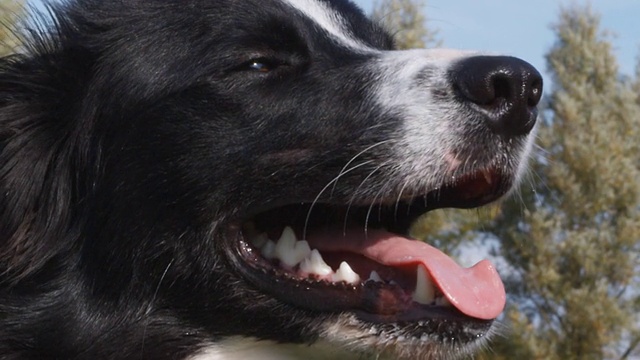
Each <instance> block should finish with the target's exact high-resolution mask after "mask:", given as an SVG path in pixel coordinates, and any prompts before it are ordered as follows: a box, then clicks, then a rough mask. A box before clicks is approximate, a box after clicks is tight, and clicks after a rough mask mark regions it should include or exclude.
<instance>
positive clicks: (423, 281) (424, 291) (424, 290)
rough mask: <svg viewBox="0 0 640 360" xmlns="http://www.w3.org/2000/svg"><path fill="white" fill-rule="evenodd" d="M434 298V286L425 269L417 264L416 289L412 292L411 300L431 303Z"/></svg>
mask: <svg viewBox="0 0 640 360" xmlns="http://www.w3.org/2000/svg"><path fill="white" fill-rule="evenodd" d="M434 300H435V287H434V286H433V281H432V280H431V276H430V275H429V274H428V273H427V269H425V268H424V267H423V266H418V268H417V271H416V289H415V291H414V292H413V301H415V302H417V303H419V304H431V303H433V301H434Z"/></svg>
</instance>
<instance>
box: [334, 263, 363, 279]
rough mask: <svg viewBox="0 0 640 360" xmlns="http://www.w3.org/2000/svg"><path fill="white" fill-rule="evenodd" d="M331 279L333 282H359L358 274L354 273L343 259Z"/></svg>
mask: <svg viewBox="0 0 640 360" xmlns="http://www.w3.org/2000/svg"><path fill="white" fill-rule="evenodd" d="M331 280H332V281H333V282H339V281H345V282H347V283H350V284H357V283H359V282H360V275H358V274H356V272H355V271H353V269H351V266H349V264H347V262H346V261H343V262H341V263H340V268H339V269H338V271H336V273H335V274H333V277H332V279H331Z"/></svg>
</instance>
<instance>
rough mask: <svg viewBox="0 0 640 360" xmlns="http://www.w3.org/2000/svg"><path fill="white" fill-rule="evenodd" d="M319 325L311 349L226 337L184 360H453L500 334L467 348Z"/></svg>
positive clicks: (355, 324)
mask: <svg viewBox="0 0 640 360" xmlns="http://www.w3.org/2000/svg"><path fill="white" fill-rule="evenodd" d="M319 324H320V325H318V329H317V333H318V339H317V340H315V341H313V342H310V343H303V344H294V343H278V342H276V341H271V340H260V339H256V338H252V337H244V336H230V337H227V338H224V339H223V340H219V341H216V342H215V343H211V344H206V345H205V346H203V348H202V349H201V350H200V351H199V352H198V353H197V354H196V355H194V356H193V357H190V358H189V359H188V360H253V359H255V360H301V359H305V360H335V359H340V360H374V359H375V360H432V359H434V360H435V359H437V360H455V359H460V358H462V357H464V356H468V355H470V354H473V353H475V352H476V351H477V350H478V349H482V348H484V347H486V346H487V343H488V341H489V339H490V338H491V337H492V336H494V335H495V334H496V333H498V331H497V330H496V328H497V327H498V326H496V325H495V324H492V325H490V327H489V329H488V330H487V331H486V332H484V333H482V334H479V335H478V336H477V338H476V339H475V340H474V341H472V342H467V343H460V342H457V341H456V339H454V338H451V339H449V340H450V341H448V342H447V341H442V340H441V339H440V340H438V339H435V338H433V335H431V336H427V335H424V336H423V337H422V338H408V337H405V336H403V335H399V334H393V333H390V332H385V331H384V330H381V329H379V328H378V327H376V326H375V325H373V324H368V323H364V322H362V321H360V320H359V319H357V317H356V316H355V315H353V314H349V313H343V314H340V315H337V316H333V317H328V318H326V319H324V320H323V322H321V323H319ZM398 333H401V332H400V331H398Z"/></svg>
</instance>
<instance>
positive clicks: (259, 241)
mask: <svg viewBox="0 0 640 360" xmlns="http://www.w3.org/2000/svg"><path fill="white" fill-rule="evenodd" d="M267 241H269V237H268V236H267V234H265V233H262V234H259V235H255V236H253V237H252V238H251V243H252V244H253V246H255V247H257V248H258V249H259V248H261V247H263V246H264V244H266V242H267Z"/></svg>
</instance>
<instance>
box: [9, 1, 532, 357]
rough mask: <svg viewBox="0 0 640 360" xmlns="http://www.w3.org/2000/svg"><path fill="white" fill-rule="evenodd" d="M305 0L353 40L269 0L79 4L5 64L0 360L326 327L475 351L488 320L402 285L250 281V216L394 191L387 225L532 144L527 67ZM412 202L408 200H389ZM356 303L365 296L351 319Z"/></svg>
mask: <svg viewBox="0 0 640 360" xmlns="http://www.w3.org/2000/svg"><path fill="white" fill-rule="evenodd" d="M307 5H309V3H307ZM311 5H314V6H320V7H326V8H328V9H331V10H332V11H335V12H338V13H340V14H341V16H342V17H341V19H342V21H341V22H340V23H339V25H340V26H341V27H344V29H343V28H341V29H340V30H341V31H345V32H346V33H348V36H347V39H351V40H352V41H353V42H354V43H355V44H356V46H354V47H351V48H350V47H349V46H348V45H349V44H348V42H349V41H348V40H347V44H346V46H345V44H344V43H343V44H339V40H340V34H338V36H335V34H331V32H330V31H327V30H326V29H322V28H321V26H320V25H319V24H318V23H315V22H314V21H312V19H310V18H309V17H307V16H305V15H304V14H303V12H301V11H296V9H294V6H291V5H290V4H289V5H287V4H286V2H285V1H283V0H243V1H236V0H190V1H175V0H76V1H71V2H69V3H67V4H65V5H52V6H50V7H49V9H50V12H51V18H50V19H49V18H46V19H44V18H43V19H41V20H42V21H41V23H42V24H46V25H42V29H44V30H39V31H31V33H30V34H31V35H30V36H28V37H27V38H26V39H25V42H24V48H23V49H22V50H23V51H21V52H20V53H19V54H16V55H12V56H9V57H6V58H4V59H1V60H0V359H43V358H55V359H181V358H188V357H190V356H193V355H194V354H198V352H199V351H200V350H202V349H204V348H206V347H207V346H210V345H211V344H215V343H217V342H219V341H220V340H222V339H227V338H229V337H233V336H242V337H252V338H255V339H263V340H268V341H271V342H280V343H298V344H310V343H313V342H314V341H316V340H318V339H320V340H327V339H326V338H327V336H326V333H325V332H326V331H325V330H327V326H329V325H335V326H334V328H336V329H337V328H340V329H339V330H336V331H338V332H340V333H339V334H331V336H333V337H329V341H333V340H336V339H337V340H336V341H335V342H337V343H342V345H352V346H353V347H354V348H356V350H363V349H364V350H370V351H371V352H378V351H379V352H385V351H388V353H390V354H395V355H396V356H403V357H405V358H416V357H421V358H424V359H426V358H433V357H436V356H441V357H443V358H453V357H455V356H458V355H460V354H467V353H469V352H470V351H473V350H474V349H476V348H478V347H479V346H482V344H483V340H482V339H483V338H484V337H486V336H489V335H490V334H491V333H492V332H493V330H492V329H494V328H493V327H492V323H493V320H483V319H474V318H471V317H469V316H465V315H463V314H462V313H459V312H456V310H454V309H453V308H446V307H444V306H433V307H429V306H424V307H420V306H421V305H418V304H415V303H412V302H411V299H410V298H409V300H408V301H405V303H408V304H409V305H406V304H405V303H403V304H402V306H405V307H404V308H403V307H402V306H399V307H398V309H400V310H403V311H404V310H406V309H409V310H407V313H406V314H405V313H401V312H400V310H397V314H400V315H403V316H404V315H406V317H405V318H402V317H401V316H399V317H398V318H397V319H396V320H398V321H399V322H398V323H394V322H393V321H391V320H389V321H387V320H388V319H392V320H393V316H391V315H389V314H390V313H386V314H382V313H383V311H381V310H380V309H378V308H376V306H377V305H380V304H388V303H391V301H392V300H393V299H395V298H396V297H397V298H398V299H401V297H402V296H405V295H406V294H405V293H404V292H402V293H400V289H398V288H395V290H393V289H392V290H389V291H387V292H384V291H381V292H380V294H382V295H384V294H386V295H388V297H389V298H390V299H391V300H389V302H387V303H385V302H384V301H381V302H379V303H376V301H377V300H378V299H374V298H371V297H367V296H361V297H360V298H358V297H357V296H352V297H350V296H351V295H348V294H350V293H348V292H346V291H348V290H349V289H346V288H345V286H346V284H344V283H343V284H331V285H328V283H324V284H321V285H317V284H315V285H314V286H318V288H319V289H320V290H318V289H315V290H316V291H318V292H321V291H324V290H327V289H328V290H327V292H326V295H325V293H323V294H322V295H323V296H326V297H327V298H326V299H325V298H322V296H320V297H318V298H314V299H310V298H309V297H305V296H298V295H299V294H300V292H299V291H298V290H297V289H298V288H297V286H298V285H300V284H301V283H303V282H302V281H301V280H300V279H297V280H296V281H289V282H288V283H287V282H284V283H285V284H288V285H282V284H280V285H279V286H280V287H279V288H277V289H272V290H270V289H266V290H265V288H268V287H270V286H271V285H273V284H274V283H276V284H277V283H278V282H279V281H280V280H281V278H279V277H274V276H272V277H269V278H268V279H267V280H265V281H264V282H261V281H260V278H259V276H262V275H258V276H257V277H254V278H251V276H253V275H255V274H254V273H251V274H252V275H247V274H249V273H250V271H245V270H247V269H249V268H250V266H248V265H251V264H253V263H248V261H247V259H248V260H256V263H257V261H258V260H261V259H260V258H259V257H256V258H251V257H250V256H247V257H246V258H243V257H242V256H244V255H246V253H243V252H242V250H243V249H242V247H243V246H244V245H243V244H246V242H243V241H240V238H241V237H242V232H241V231H240V230H239V229H240V227H241V224H242V223H243V221H245V220H247V219H249V218H252V217H253V216H254V215H256V214H258V213H260V215H261V216H263V218H261V220H262V221H264V222H269V221H273V222H275V223H277V222H282V224H280V223H278V225H287V222H288V221H289V220H290V218H293V217H295V216H298V217H299V216H304V215H301V214H300V213H304V214H306V213H307V211H308V213H311V212H312V211H311V209H310V208H309V207H304V206H308V204H310V203H313V204H314V205H315V204H316V201H317V203H318V204H323V205H319V206H318V208H319V209H318V208H314V211H313V212H314V216H315V219H313V220H318V221H320V222H327V223H328V222H330V221H334V222H336V223H338V224H340V225H342V224H343V223H344V224H346V222H347V215H344V214H345V212H344V211H342V210H344V208H346V207H348V209H349V211H351V213H350V214H349V217H348V220H349V221H351V220H362V219H356V217H357V216H359V215H366V219H365V221H364V224H369V213H370V212H371V210H372V208H373V206H377V209H378V210H379V212H380V213H382V212H383V207H385V206H388V205H389V204H393V203H394V202H395V205H396V207H395V208H393V207H390V208H389V207H388V208H386V210H385V211H387V210H391V214H392V218H393V219H394V220H393V221H395V222H394V223H390V224H389V225H390V226H395V227H396V228H398V229H400V228H402V229H401V230H398V231H397V232H398V233H404V232H405V231H407V228H408V224H409V223H410V222H411V220H413V219H414V218H415V217H417V216H418V215H420V214H422V213H423V212H424V211H426V210H430V209H432V208H437V207H443V206H462V207H474V206H479V205H482V204H484V203H487V202H488V201H492V200H495V199H497V198H498V197H499V196H502V195H504V194H505V193H506V192H507V191H508V190H509V188H510V187H511V185H512V184H513V183H514V182H515V181H516V179H517V177H518V175H519V173H520V170H521V168H522V167H521V166H520V164H521V161H522V159H523V158H524V157H525V156H526V153H527V151H528V149H529V147H530V145H531V144H530V141H529V140H528V139H530V137H528V134H529V132H530V131H531V129H532V127H533V125H534V123H535V116H536V112H535V105H536V104H537V102H538V100H539V96H540V91H541V79H540V77H539V74H537V72H536V71H535V69H533V68H531V67H530V66H529V65H528V64H526V63H524V62H522V61H521V60H517V59H513V58H508V57H476V59H475V60H470V61H466V62H463V61H458V60H459V59H460V58H463V57H468V58H471V59H473V56H470V55H459V54H458V55H456V56H457V57H456V56H452V55H450V54H449V55H447V54H446V53H444V54H445V55H442V54H443V53H438V52H433V53H431V52H429V53H428V54H435V55H433V58H435V60H431V59H430V58H429V56H432V55H429V56H427V55H425V54H426V53H425V52H420V53H418V55H416V53H415V52H404V53H400V54H398V53H392V54H391V52H387V51H383V50H391V49H392V47H393V42H392V40H391V38H390V37H389V35H388V34H387V33H386V32H385V31H383V30H382V29H381V28H379V27H378V26H377V25H375V24H374V23H372V22H370V21H369V20H368V19H367V18H366V17H365V16H364V14H363V13H362V12H361V11H360V10H359V9H358V8H356V7H355V6H354V5H353V4H352V3H350V2H348V1H346V0H318V2H317V3H311ZM316 10H317V9H316ZM340 26H339V27H340ZM358 46H361V47H362V48H364V49H365V50H364V51H361V50H362V49H358ZM437 54H440V55H437ZM438 56H441V58H438ZM416 59H417V60H416ZM456 61H458V62H456ZM412 64H413V65H415V66H413V67H411V66H409V65H412ZM443 64H444V65H443ZM456 64H457V66H454V65H456ZM474 64H475V65H474ZM478 64H481V65H482V66H483V68H484V73H483V74H482V75H483V76H485V77H483V76H477V75H476V73H477V71H474V69H475V68H477V67H478V66H479V65H478ZM404 66H408V67H409V68H410V69H412V70H411V71H403V69H404V68H403V67H404ZM466 66H469V67H471V69H467V68H466ZM474 67H475V68H474ZM496 74H497V75H496ZM536 74H537V75H536ZM494 80H495V81H497V82H498V85H499V86H498V85H495V84H494V82H495V81H494ZM390 83H391V84H394V86H396V87H398V89H397V90H398V91H396V88H395V87H391V88H389V87H385V86H386V85H388V84H390ZM404 93H407V94H408V95H407V96H406V97H405V96H404V95H403V94H404ZM423 95H424V97H423ZM427 98H428V99H429V101H431V102H432V103H428V104H425V102H426V101H427ZM487 99H488V100H487ZM405 100H406V101H405ZM485 100H487V101H485ZM503 105H504V106H503ZM416 114H417V115H416ZM425 114H426V115H425ZM488 124H489V126H488ZM405 125H406V126H405ZM408 129H409V130H408ZM443 129H446V131H443ZM432 132H433V133H435V134H436V135H437V136H432ZM416 137H424V139H423V138H419V139H418V140H416ZM356 164H357V165H356ZM350 165H351V167H349V166H350ZM348 167H349V168H348ZM347 168H348V169H347ZM487 171H489V172H490V173H489V175H487V174H488V173H487ZM483 175H484V176H483ZM485 176H494V177H495V179H496V181H491V179H489V180H486V182H482V181H483V180H482V179H486V178H485ZM456 179H458V180H456ZM337 180H339V181H337ZM326 189H330V191H325V190H326ZM409 195H411V196H412V197H420V198H419V200H420V201H417V203H424V205H423V207H420V205H418V206H417V207H416V206H415V205H414V206H413V207H412V208H409V207H410V206H411V200H413V199H409V200H408V205H406V206H407V207H405V208H402V209H401V210H400V211H398V206H400V204H401V198H402V201H403V204H404V201H405V200H406V199H405V198H407V197H408V196H409ZM301 203H302V204H304V205H303V206H300V204H301ZM427 203H429V204H427ZM323 206H325V207H324V208H323ZM338 206H340V207H341V208H339V210H340V211H335V212H332V211H334V210H335V208H336V207H338ZM403 206H405V205H403ZM322 209H325V210H326V209H331V211H326V212H324V211H323V210H322ZM360 210H364V211H362V212H359V211H360ZM409 210H411V211H409ZM349 211H346V212H347V213H349ZM281 213H282V214H281ZM398 213H406V216H405V217H403V218H398V219H396V218H397V216H396V215H397V214H398ZM409 213H410V214H409ZM283 214H284V215H286V216H284V215H283ZM353 214H355V215H353ZM272 216H273V217H274V218H275V219H273V218H272ZM332 216H333V217H332ZM379 217H380V218H381V217H384V216H382V215H379ZM363 218H364V216H363ZM388 219H389V217H387V220H388ZM303 220H309V219H304V218H303ZM313 220H312V221H309V222H311V223H312V222H313ZM353 223H355V224H358V225H361V224H362V222H361V221H353ZM380 224H382V221H380ZM306 225H307V222H305V226H306ZM383 225H386V224H383ZM345 227H346V225H345ZM387 228H388V227H387ZM305 229H306V228H305ZM407 241H409V240H407ZM245 250H246V249H245ZM248 252H249V253H250V251H248ZM239 254H240V255H239ZM262 260H263V261H264V259H262ZM243 261H244V262H243ZM267 268H268V266H265V267H264V268H262V269H261V270H264V272H265V274H266V273H268V270H265V269H267ZM259 270H260V269H259ZM271 270H273V269H271ZM278 275H282V274H278ZM256 278H258V280H256ZM303 287H304V286H303ZM361 288H363V287H361ZM292 289H293V290H292ZM345 289H346V290H345ZM261 290H265V291H264V292H263V291H261ZM307 290H308V289H307ZM353 291H357V290H356V287H353ZM394 291H395V292H394ZM402 291H404V290H402ZM345 294H347V295H345ZM343 295H345V296H343ZM382 295H380V296H382ZM335 299H337V300H335ZM354 299H355V300H354ZM325 300H331V301H325ZM333 300H335V301H333ZM357 300H363V303H364V304H362V303H361V304H357V305H362V306H361V308H362V309H365V310H366V311H369V310H370V309H374V310H371V311H370V312H369V313H366V314H364V315H362V313H363V312H361V314H360V315H359V316H360V317H359V318H357V316H355V315H354V314H356V313H357V311H355V310H357V309H356V308H354V307H349V306H351V304H353V303H355V301H357ZM401 300H402V299H401ZM405 300H406V299H405ZM350 301H351V302H350ZM307 302H311V303H313V304H307ZM345 304H346V305H345ZM307 305H308V306H307ZM414 305H416V306H417V307H418V308H419V309H418V311H417V312H413V313H412V312H411V311H412V310H415V309H414V308H413V307H412V306H414ZM380 306H382V305H380ZM345 307H346V308H347V310H346V311H345ZM434 309H435V310H434ZM443 309H444V310H443ZM379 310H380V311H379ZM366 311H365V312H366ZM376 311H378V312H376ZM381 314H382V315H381ZM416 314H417V315H416ZM387 315H388V316H387ZM384 316H387V317H386V318H385V317H384ZM394 316H395V315H394ZM407 316H408V317H407ZM412 316H413V318H412ZM356 318H357V319H356ZM407 318H408V319H413V320H416V321H414V322H407V321H406V319H407ZM381 319H382V320H381ZM385 319H386V320H385ZM399 319H404V320H402V321H404V323H403V322H402V321H400V320H399ZM351 320H353V321H352V322H349V321H351ZM418 320H420V321H418ZM332 329H333V328H332ZM343 332H344V334H343ZM349 334H351V336H353V334H359V335H356V337H357V338H355V339H351V338H347V337H348V336H349ZM427 335H428V336H427ZM323 336H325V338H322V337H323ZM320 342H322V341H320Z"/></svg>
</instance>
